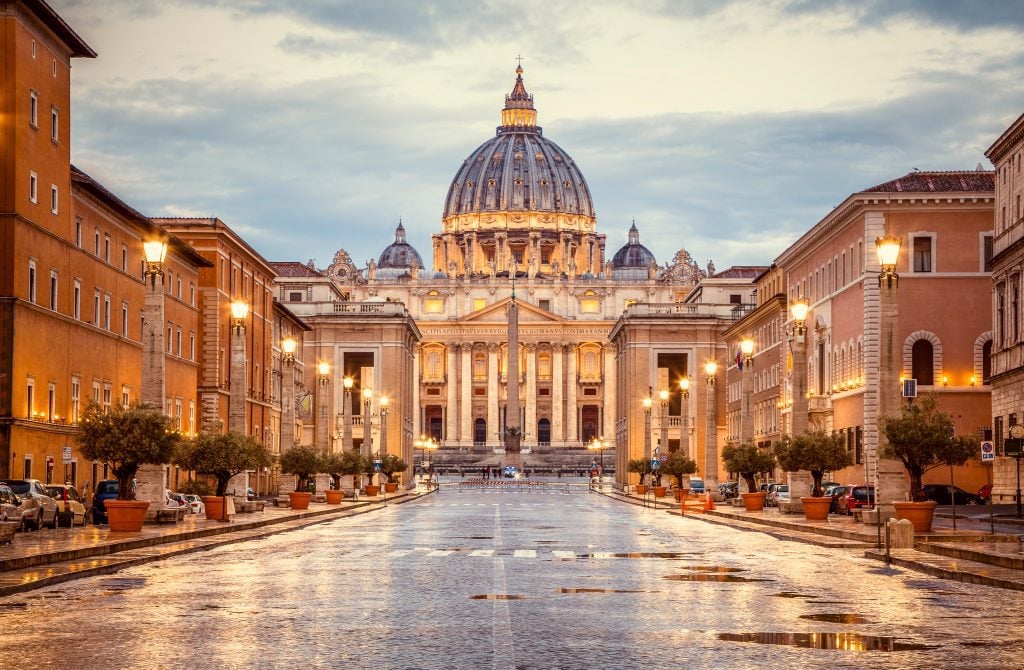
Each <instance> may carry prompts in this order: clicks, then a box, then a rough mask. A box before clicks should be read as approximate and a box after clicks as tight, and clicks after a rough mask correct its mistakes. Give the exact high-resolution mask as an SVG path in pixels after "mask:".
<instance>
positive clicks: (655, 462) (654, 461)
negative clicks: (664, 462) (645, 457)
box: [651, 458, 661, 470]
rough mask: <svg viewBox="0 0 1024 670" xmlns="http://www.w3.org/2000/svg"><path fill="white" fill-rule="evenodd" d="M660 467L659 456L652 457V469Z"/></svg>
mask: <svg viewBox="0 0 1024 670" xmlns="http://www.w3.org/2000/svg"><path fill="white" fill-rule="evenodd" d="M660 467H661V461H659V460H658V459H657V458H652V459H651V470H657V469H658V468H660Z"/></svg>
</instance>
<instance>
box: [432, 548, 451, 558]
mask: <svg viewBox="0 0 1024 670" xmlns="http://www.w3.org/2000/svg"><path fill="white" fill-rule="evenodd" d="M451 555H452V550H451V549H435V550H434V551H432V552H430V553H429V554H427V558H436V557H438V556H451Z"/></svg>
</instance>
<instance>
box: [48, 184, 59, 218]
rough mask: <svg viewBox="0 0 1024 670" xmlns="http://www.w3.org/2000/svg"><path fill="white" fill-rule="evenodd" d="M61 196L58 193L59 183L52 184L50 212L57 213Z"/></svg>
mask: <svg viewBox="0 0 1024 670" xmlns="http://www.w3.org/2000/svg"><path fill="white" fill-rule="evenodd" d="M58 205H60V198H59V197H58V195H57V185H56V184H50V212H51V213H53V214H56V213H57V212H58V210H59V208H58Z"/></svg>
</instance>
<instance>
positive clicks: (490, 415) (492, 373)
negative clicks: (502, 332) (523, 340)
mask: <svg viewBox="0 0 1024 670" xmlns="http://www.w3.org/2000/svg"><path fill="white" fill-rule="evenodd" d="M498 404H499V403H498V345H497V344H494V343H491V344H488V345H487V436H486V442H487V444H494V443H496V441H497V440H498V437H497V435H498V433H499V432H500V431H501V427H500V426H499V425H498Z"/></svg>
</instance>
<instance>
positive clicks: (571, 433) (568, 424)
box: [565, 344, 580, 446]
mask: <svg viewBox="0 0 1024 670" xmlns="http://www.w3.org/2000/svg"><path fill="white" fill-rule="evenodd" d="M567 350H568V352H569V371H568V374H566V380H565V381H566V384H567V386H566V399H565V409H566V411H565V440H566V442H569V443H571V444H572V445H573V446H575V444H576V442H578V441H579V439H580V438H579V432H578V430H577V429H578V427H579V408H578V407H577V406H576V404H577V403H576V390H577V389H578V388H579V381H578V379H577V374H576V361H577V359H578V358H579V351H578V350H577V348H576V347H575V346H574V345H571V344H570V345H569V346H568V348H567Z"/></svg>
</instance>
